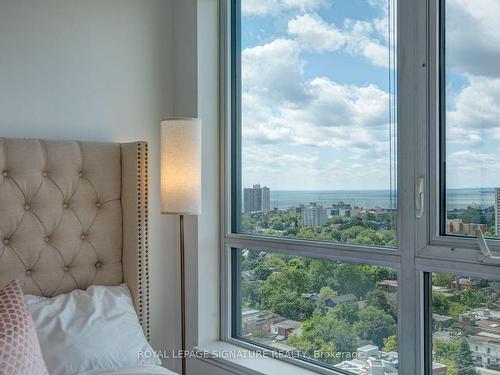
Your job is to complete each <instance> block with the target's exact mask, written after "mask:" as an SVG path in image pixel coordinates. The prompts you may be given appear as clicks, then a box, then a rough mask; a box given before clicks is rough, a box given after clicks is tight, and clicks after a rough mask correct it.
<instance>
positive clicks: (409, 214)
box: [397, 0, 428, 374]
mask: <svg viewBox="0 0 500 375" xmlns="http://www.w3.org/2000/svg"><path fill="white" fill-rule="evenodd" d="M425 36H426V6H425V2H423V1H417V0H399V2H398V43H397V44H398V247H399V250H400V252H401V272H400V275H399V291H400V293H399V338H400V340H399V359H400V361H399V364H400V367H399V373H400V374H421V373H423V366H422V365H423V352H422V346H423V345H422V344H423V343H422V337H421V336H422V332H423V330H422V314H421V312H422V294H421V291H422V285H421V284H422V278H421V275H422V274H421V272H419V271H418V270H417V269H416V267H415V254H416V249H417V246H418V245H419V243H420V238H421V229H422V228H426V226H425V225H422V222H425V220H426V217H427V209H426V208H425V206H424V210H423V213H422V215H421V217H420V218H418V219H417V215H416V210H415V209H416V197H415V192H416V184H417V182H418V179H419V178H421V177H424V180H425V177H426V176H425V172H426V170H425V168H426V163H425V161H424V162H422V151H423V150H424V152H425V151H426V145H427V142H426V133H425V128H426V124H427V118H426V112H425V108H423V105H424V103H425V102H426V87H425V80H426V60H425V52H426V37H425ZM422 129H423V130H424V132H423V133H422ZM425 190H426V189H425V183H424V204H425V201H426V200H427V199H426V197H425V195H427V194H428V193H427V192H426V191H425ZM424 238H426V237H424Z"/></svg>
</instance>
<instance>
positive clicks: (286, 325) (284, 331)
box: [271, 320, 302, 339]
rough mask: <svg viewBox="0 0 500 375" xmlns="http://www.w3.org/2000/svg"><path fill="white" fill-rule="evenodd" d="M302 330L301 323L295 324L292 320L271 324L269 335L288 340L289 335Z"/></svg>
mask: <svg viewBox="0 0 500 375" xmlns="http://www.w3.org/2000/svg"><path fill="white" fill-rule="evenodd" d="M300 328H302V323H301V322H296V321H294V320H283V321H281V322H276V323H273V324H271V333H272V334H273V335H277V336H282V337H284V338H285V339H286V338H288V335H290V333H293V332H295V331H297V330H299V329H300Z"/></svg>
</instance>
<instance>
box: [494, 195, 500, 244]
mask: <svg viewBox="0 0 500 375" xmlns="http://www.w3.org/2000/svg"><path fill="white" fill-rule="evenodd" d="M499 211H500V188H496V189H495V235H497V236H498V235H500V212H499Z"/></svg>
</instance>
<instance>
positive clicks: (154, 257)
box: [0, 0, 226, 375]
mask: <svg viewBox="0 0 500 375" xmlns="http://www.w3.org/2000/svg"><path fill="white" fill-rule="evenodd" d="M217 3H218V0H0V137H28V138H45V139H77V140H89V141H111V142H126V141H135V140H145V141H148V142H149V143H150V171H151V175H150V182H151V190H150V193H151V196H150V225H151V227H150V253H151V284H152V289H151V293H152V341H153V345H154V347H155V348H156V349H159V350H165V351H167V352H171V351H172V350H174V349H178V348H179V342H180V330H179V322H180V315H179V296H178V290H179V282H178V280H179V266H178V262H179V258H178V248H177V246H178V226H177V225H178V219H177V218H176V217H168V216H161V215H160V211H159V122H160V119H161V118H163V117H168V116H173V115H175V116H197V117H200V118H201V119H202V121H203V181H204V185H203V214H202V215H201V216H200V217H199V218H187V219H186V233H187V235H188V238H186V246H187V251H188V254H189V257H188V260H187V261H188V272H189V273H188V309H189V311H188V319H189V323H188V338H189V341H188V343H189V344H191V345H195V344H197V343H198V341H200V340H201V341H210V340H214V339H217V335H218V325H217V322H218V316H217V313H218V311H217V309H218V302H217V296H218V272H217V267H218V258H217V255H218V251H219V240H218V238H219V237H218V236H219V226H218V209H219V208H218V207H219V200H218V198H219V195H218V182H219V179H218V147H219V145H218V140H219V127H218V88H217V83H218V74H217V73H218V61H217V57H218V55H217V42H218V40H217V38H218V36H217V33H218V30H217V10H218V5H217ZM198 269H199V270H200V272H199V275H200V276H199V277H198V272H197V270H198ZM198 306H200V307H201V308H200V311H198ZM198 339H200V340H198ZM164 363H165V364H166V365H167V367H169V368H170V369H172V370H177V371H179V370H180V366H179V361H173V360H166V361H164ZM189 373H190V375H198V374H203V375H212V374H213V375H215V374H217V375H222V374H225V373H226V372H224V371H223V370H222V369H220V368H218V367H215V366H212V365H210V364H208V363H206V362H202V361H193V362H192V363H190V364H189Z"/></svg>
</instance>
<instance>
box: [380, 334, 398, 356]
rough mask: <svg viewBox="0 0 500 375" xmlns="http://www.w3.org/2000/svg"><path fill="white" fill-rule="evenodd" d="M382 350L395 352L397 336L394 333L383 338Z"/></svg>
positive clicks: (396, 349)
mask: <svg viewBox="0 0 500 375" xmlns="http://www.w3.org/2000/svg"><path fill="white" fill-rule="evenodd" d="M383 351H384V352H397V351H398V338H397V337H396V335H392V336H389V337H388V338H386V339H384V349H383Z"/></svg>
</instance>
